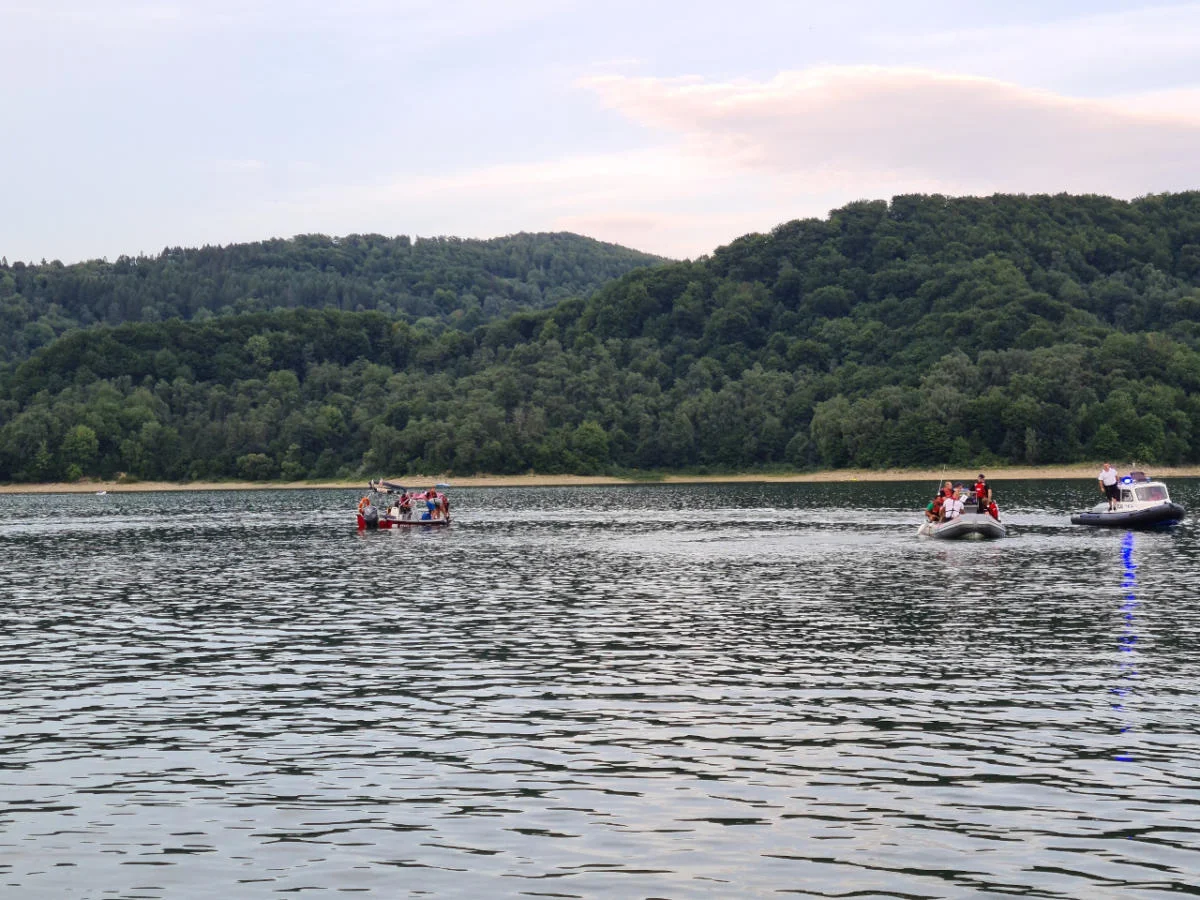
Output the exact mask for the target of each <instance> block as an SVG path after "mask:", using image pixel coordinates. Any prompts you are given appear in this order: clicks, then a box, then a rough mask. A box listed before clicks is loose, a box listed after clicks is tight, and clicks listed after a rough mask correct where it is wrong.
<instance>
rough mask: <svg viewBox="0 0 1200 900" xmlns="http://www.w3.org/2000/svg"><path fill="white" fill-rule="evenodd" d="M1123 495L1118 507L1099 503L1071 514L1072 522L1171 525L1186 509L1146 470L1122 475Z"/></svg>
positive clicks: (1111, 525) (1113, 525) (1112, 525)
mask: <svg viewBox="0 0 1200 900" xmlns="http://www.w3.org/2000/svg"><path fill="white" fill-rule="evenodd" d="M1118 484H1119V485H1120V489H1121V495H1120V499H1119V500H1118V501H1117V503H1116V506H1115V508H1113V509H1109V507H1108V502H1107V501H1105V502H1104V503H1097V504H1096V505H1095V506H1093V507H1092V508H1091V509H1089V510H1088V511H1086V512H1081V513H1076V514H1075V515H1073V516H1071V524H1072V525H1093V526H1097V527H1101V528H1169V527H1170V526H1172V525H1178V524H1179V523H1180V522H1181V521H1182V520H1183V517H1184V515H1185V514H1186V512H1187V510H1185V509H1184V508H1183V507H1182V506H1181V505H1180V504H1178V503H1175V502H1173V501H1172V500H1171V495H1170V494H1169V493H1168V491H1167V486H1166V485H1165V484H1163V483H1162V482H1161V481H1154V480H1152V479H1150V478H1148V477H1147V476H1146V473H1145V472H1130V473H1129V474H1128V475H1126V476H1125V477H1124V478H1122V479H1121V480H1120V481H1119V482H1118Z"/></svg>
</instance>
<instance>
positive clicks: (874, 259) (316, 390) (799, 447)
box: [0, 192, 1200, 484]
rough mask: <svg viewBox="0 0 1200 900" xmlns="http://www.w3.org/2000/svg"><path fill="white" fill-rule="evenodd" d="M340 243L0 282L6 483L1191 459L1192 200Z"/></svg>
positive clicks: (1197, 247) (1043, 199)
mask: <svg viewBox="0 0 1200 900" xmlns="http://www.w3.org/2000/svg"><path fill="white" fill-rule="evenodd" d="M534 237H536V236H534ZM352 238H353V239H351V238H343V239H332V238H323V237H321V236H308V237H305V238H296V239H293V240H291V241H279V242H268V243H267V244H263V245H236V246H233V247H229V248H205V249H204V250H203V251H183V250H178V249H177V248H176V249H172V250H164V252H163V254H162V255H161V256H159V257H154V258H138V259H134V260H131V259H126V258H123V259H122V260H118V262H117V263H115V264H111V265H110V264H99V263H87V264H80V265H79V266H62V265H61V264H56V263H48V264H44V265H36V266H30V265H25V264H21V263H15V264H7V263H5V262H0V324H3V325H5V326H6V327H5V328H0V334H4V335H8V336H9V337H10V338H11V337H12V335H13V334H14V333H16V332H20V333H21V334H22V335H24V336H25V337H24V338H22V340H21V341H14V340H9V341H8V343H7V344H6V345H5V350H4V352H5V354H6V361H5V362H4V363H3V364H2V365H0V482H19V483H47V482H54V483H58V482H74V481H77V480H78V479H80V478H91V479H100V480H103V481H109V480H114V479H115V478H116V476H117V473H119V472H124V473H127V474H128V476H130V477H131V478H134V479H137V480H139V481H143V482H170V483H180V482H187V483H207V482H226V481H247V482H265V481H270V482H278V483H281V484H282V483H294V482H320V483H329V482H347V483H355V482H357V481H359V480H365V477H366V476H368V475H373V474H375V473H378V472H393V473H398V477H401V478H403V477H406V476H408V475H409V474H417V473H424V472H444V473H448V474H449V476H450V477H451V478H453V477H455V476H458V475H467V474H469V473H475V472H491V473H495V474H496V475H518V474H520V473H525V472H529V471H535V472H539V473H543V474H544V475H546V476H557V475H568V476H583V475H587V476H611V477H615V478H618V479H620V478H622V477H623V476H624V475H625V474H626V473H629V472H636V471H647V472H681V473H686V472H705V471H707V472H712V473H719V472H739V471H740V472H756V471H779V470H789V471H800V472H805V471H816V470H863V471H868V472H872V471H877V470H882V469H892V470H895V469H901V470H930V471H932V470H935V469H940V468H941V467H942V466H946V467H948V468H949V469H953V470H959V471H964V472H965V471H970V472H971V474H972V475H973V474H974V473H975V472H978V471H984V472H987V473H988V474H989V475H990V474H992V472H993V471H995V470H996V469H997V467H998V466H1010V467H1013V466H1034V467H1053V466H1060V465H1067V466H1070V465H1075V464H1079V463H1083V462H1086V461H1089V460H1097V459H1106V458H1107V459H1114V460H1115V459H1121V458H1124V459H1129V458H1132V459H1137V460H1144V461H1145V467H1150V468H1156V467H1161V466H1175V467H1184V466H1189V465H1198V464H1200V192H1189V193H1180V194H1163V195H1154V196H1148V197H1143V198H1139V199H1138V200H1134V201H1121V200H1115V199H1112V198H1107V197H1098V196H1067V195H1058V196H1044V195H1042V196H1010V195H997V196H994V197H983V198H948V197H942V196H937V195H909V196H901V197H895V198H893V199H892V200H891V201H890V202H886V201H873V202H865V201H864V202H859V203H853V204H849V205H847V206H845V207H843V208H841V209H837V210H834V211H833V212H832V213H831V214H830V215H829V216H828V217H827V218H823V219H804V220H797V221H793V222H788V223H784V224H782V225H779V226H778V227H776V228H774V229H773V230H772V231H771V232H770V233H767V234H753V235H747V236H745V237H743V238H740V239H738V240H736V241H734V242H733V243H731V244H730V245H728V246H726V247H722V248H719V249H717V250H716V251H714V252H713V254H712V255H711V256H705V257H702V258H700V259H697V260H692V261H686V262H666V261H663V260H660V259H657V258H652V257H648V256H645V255H644V254H643V255H636V254H634V253H633V251H623V250H622V248H615V249H614V248H612V247H611V245H603V246H602V245H598V244H597V242H590V243H589V242H587V240H586V239H581V238H575V237H574V236H570V237H564V236H549V237H547V238H546V239H545V240H542V241H541V242H540V243H539V241H537V240H533V239H532V238H529V239H522V240H520V241H516V242H515V243H513V244H511V245H504V244H502V243H501V244H495V245H492V244H488V245H487V246H486V247H483V248H476V247H473V246H467V244H468V242H454V241H450V240H447V241H442V242H440V243H439V242H434V243H431V244H430V245H429V247H428V248H427V249H428V251H429V253H428V254H427V255H426V256H421V255H420V254H418V253H417V251H418V250H420V251H421V253H425V248H423V247H422V246H421V244H420V243H413V242H410V243H409V244H408V245H407V246H406V245H405V242H404V241H401V240H400V239H384V238H379V237H378V236H373V237H372V236H367V237H362V236H357V237H356V236H352ZM476 250H479V252H476ZM589 254H590V255H589ZM398 270H402V271H403V273H405V274H404V277H403V278H401V277H400V276H399V275H397V274H396V272H397V271H398ZM609 276H611V277H609ZM535 287H536V288H537V290H534V288H535ZM439 291H440V293H439ZM489 292H490V293H489ZM481 294H482V295H483V296H482V297H481V296H480V295H481ZM406 296H412V297H416V298H417V299H418V300H419V301H420V302H419V303H416V304H415V305H411V306H406V305H405V304H404V303H401V302H400V300H401V299H403V297H406ZM489 297H491V298H493V301H494V302H493V301H489V300H488V298H489ZM155 298H157V299H155ZM389 298H390V299H389ZM472 298H473V299H472ZM464 304H465V305H464ZM468 307H469V310H470V312H469V313H468V312H466V311H465V310H467V309H468ZM439 310H441V312H439Z"/></svg>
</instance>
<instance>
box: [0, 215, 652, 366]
mask: <svg viewBox="0 0 1200 900" xmlns="http://www.w3.org/2000/svg"><path fill="white" fill-rule="evenodd" d="M662 262H664V260H662V259H661V258H659V257H655V256H651V255H649V254H646V253H639V252H637V251H636V250H629V249H627V248H625V247H619V246H616V245H615V244H605V243H601V242H600V241H594V240H592V239H590V238H585V237H580V236H579V235H574V234H564V233H559V234H515V235H510V236H508V237H503V238H496V239H494V240H489V241H472V240H462V239H459V238H445V237H438V238H418V239H417V240H415V241H413V240H410V239H409V238H407V237H405V236H401V237H398V238H387V237H383V236H382V235H377V234H352V235H348V236H346V237H343V238H332V237H327V236H325V235H320V234H308V235H298V236H296V237H294V238H292V239H290V240H272V241H263V242H260V243H254V244H231V245H229V246H227V247H204V248H201V249H198V250H185V249H182V248H179V247H173V248H171V247H168V248H166V249H164V250H163V251H162V253H161V254H160V255H159V256H157V257H148V256H139V257H137V258H131V257H127V256H122V257H120V258H119V259H118V260H117V261H116V262H115V263H110V262H107V261H105V260H92V261H90V262H85V263H79V264H77V265H70V266H64V265H63V264H62V263H58V262H52V263H49V264H46V263H43V264H41V265H26V264H25V263H20V262H18V263H13V264H12V265H11V266H10V265H7V264H5V265H0V363H3V362H5V361H19V360H22V359H25V358H26V357H28V356H29V355H30V354H31V353H32V352H34V351H35V350H37V349H39V348H40V347H44V346H46V345H48V344H50V343H51V342H52V341H53V340H54V339H55V338H56V337H57V336H59V335H62V334H65V333H67V332H70V331H73V330H75V329H78V328H87V327H89V326H92V325H96V324H107V325H121V324H124V323H135V322H165V321H168V320H170V319H182V320H184V321H189V320H192V321H205V320H209V319H211V318H212V317H213V316H227V315H237V314H242V313H250V312H266V311H269V310H279V309H297V308H307V309H336V310H351V311H368V310H375V311H378V312H381V313H383V314H384V315H386V316H389V317H391V316H397V315H399V316H405V317H407V318H409V319H411V320H414V321H415V320H417V319H420V318H422V317H428V318H429V319H430V321H432V322H437V323H440V324H442V325H445V326H450V327H454V328H458V329H466V330H469V329H472V328H475V327H476V326H478V325H480V324H482V323H484V322H487V321H491V320H493V319H497V318H500V317H503V316H506V315H509V314H511V313H513V312H516V311H518V310H521V309H545V308H548V307H550V306H553V305H554V304H555V303H558V302H560V301H562V300H564V299H567V298H569V297H573V296H586V295H588V294H590V293H592V292H593V291H594V290H595V289H596V288H598V287H599V286H600V285H601V284H604V283H606V282H609V281H611V280H612V279H614V278H616V277H618V276H620V275H624V274H625V273H626V272H629V271H630V270H632V269H635V268H638V267H641V266H651V265H657V264H659V263H662ZM247 351H248V352H249V355H250V356H251V358H252V359H253V360H254V361H255V363H256V364H258V365H259V366H262V367H264V368H265V367H268V366H269V365H270V363H271V359H270V357H269V355H268V353H267V351H266V349H265V348H264V347H263V346H262V345H254V346H251V347H248V348H247Z"/></svg>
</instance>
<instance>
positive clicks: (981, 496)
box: [975, 472, 992, 512]
mask: <svg viewBox="0 0 1200 900" xmlns="http://www.w3.org/2000/svg"><path fill="white" fill-rule="evenodd" d="M991 501H992V489H991V488H990V487H988V483H987V479H986V478H984V477H983V473H982V472H980V473H979V479H978V480H977V481H976V482H975V502H976V503H977V504H978V505H979V511H980V512H985V511H986V510H987V508H988V505H989V504H990V503H991Z"/></svg>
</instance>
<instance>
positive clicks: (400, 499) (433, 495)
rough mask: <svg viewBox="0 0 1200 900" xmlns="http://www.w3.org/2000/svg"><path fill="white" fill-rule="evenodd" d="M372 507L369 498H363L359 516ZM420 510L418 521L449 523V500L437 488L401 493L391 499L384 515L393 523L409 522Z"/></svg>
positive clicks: (359, 507) (360, 501) (359, 503)
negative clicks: (422, 510)
mask: <svg viewBox="0 0 1200 900" xmlns="http://www.w3.org/2000/svg"><path fill="white" fill-rule="evenodd" d="M373 505H374V504H373V503H372V502H371V498H370V497H363V498H362V499H361V500H359V501H358V512H359V515H362V514H363V511H364V510H366V509H367V508H369V507H372V506H373ZM421 509H424V512H421V513H420V514H419V519H418V521H422V522H428V521H443V520H444V521H447V522H449V521H450V498H449V497H447V496H446V495H445V494H443V493H442V492H441V491H439V490H438V489H437V488H429V490H427V491H401V492H400V493H399V494H398V495H397V496H395V497H394V498H393V499H392V503H391V505H390V506H388V508H387V509H386V511H385V512H384V515H385V516H387V518H389V519H392V520H394V521H399V522H409V521H412V519H413V515H414V514H415V513H417V511H418V510H421Z"/></svg>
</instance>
